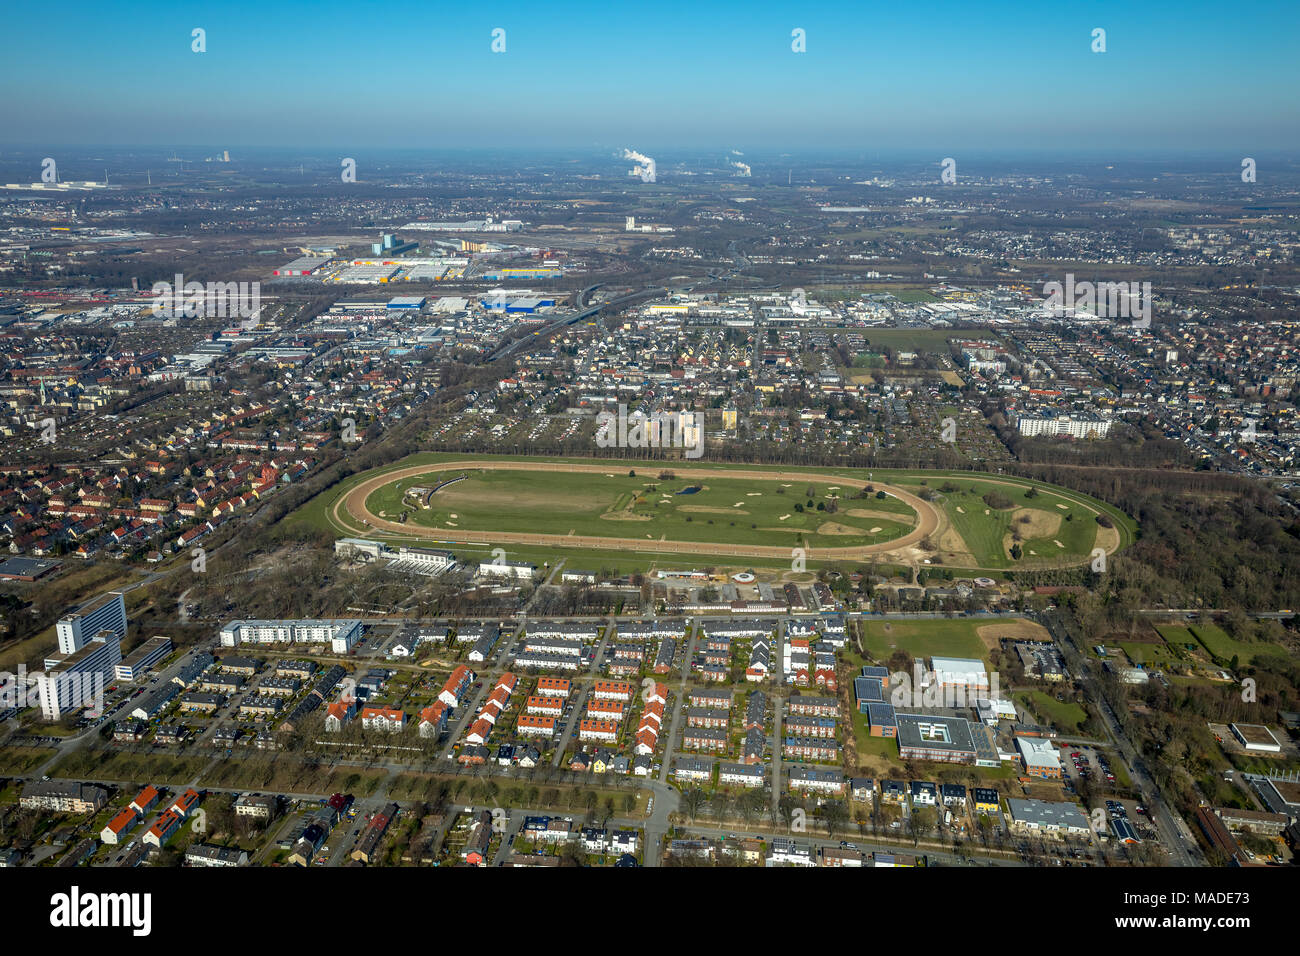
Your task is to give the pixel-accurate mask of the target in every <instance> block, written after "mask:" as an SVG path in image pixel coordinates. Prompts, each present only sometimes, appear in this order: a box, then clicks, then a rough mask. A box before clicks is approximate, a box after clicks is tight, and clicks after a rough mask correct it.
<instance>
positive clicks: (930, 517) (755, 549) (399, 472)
mask: <svg viewBox="0 0 1300 956" xmlns="http://www.w3.org/2000/svg"><path fill="white" fill-rule="evenodd" d="M609 469H610V466H609V465H608V464H603V465H586V464H578V463H576V462H575V463H573V464H567V463H560V462H539V461H491V460H487V461H452V462H443V463H433V464H427V465H413V466H411V467H408V468H398V469H394V470H391V471H384V472H381V473H379V474H376V475H375V476H373V477H371V478H367V479H366V480H365V481H363V482H361V483H360V484H359V485H357V486H356V487H355V488H352V489H351V490H349V491H348V492H347V494H345V495H344V496H343V497H342V498H340V499H339V500H338V501H336V502H335V503H334V504H333V506H332V507H331V508H330V512H329V514H330V519H331V521H332V522H333V523H334V524H335V526H336V527H338V528H340V529H341V530H343V531H344V532H345V533H347V534H366V533H373V532H381V533H384V534H389V535H393V536H396V537H401V538H407V539H412V542H413V543H414V541H419V540H424V541H430V540H436V541H438V542H444V543H448V544H488V545H501V544H514V545H525V546H527V545H531V546H535V547H546V548H555V547H561V548H584V549H590V550H604V551H628V552H639V553H643V554H644V553H663V554H700V555H722V556H729V557H737V558H783V559H789V557H790V553H791V549H790V548H789V547H779V546H770V545H737V544H714V543H711V542H701V541H664V540H659V541H655V540H649V539H638V538H608V537H593V536H589V535H573V534H569V535H559V534H529V533H527V532H521V531H469V530H461V529H459V528H436V529H432V528H431V529H429V530H427V531H425V532H423V533H418V532H412V530H411V527H410V525H404V524H400V523H399V522H396V521H389V520H387V519H385V518H380V517H379V516H378V515H375V514H372V513H371V512H370V511H369V509H367V507H366V499H367V498H369V497H370V495H371V494H372V493H373V492H374V491H375V490H376V489H378V488H381V487H383V486H384V485H387V484H389V483H391V482H394V481H400V480H402V479H405V478H411V477H415V476H416V475H429V474H433V473H435V472H440V471H492V470H499V471H549V472H555V471H560V472H586V473H594V474H605V473H608V471H609ZM673 471H674V473H675V474H676V475H677V476H678V477H679V478H686V479H697V478H698V479H707V478H718V479H722V478H742V479H749V480H753V481H791V482H796V481H808V480H810V479H818V480H830V481H833V482H835V483H836V484H839V485H845V486H849V487H853V488H865V487H866V486H867V485H868V484H870V485H872V486H873V487H875V488H877V489H879V490H883V491H886V492H888V493H889V494H891V495H893V496H895V497H896V498H898V499H899V500H900V501H902V502H903V503H905V504H907V505H908V506H909V507H911V508H912V509H913V510H914V511H915V512H916V514H917V516H918V517H919V519H920V520H919V521H918V522H917V524H916V526H915V527H914V528H912V530H911V531H909V532H908V533H907V534H905V535H903V536H902V537H901V538H895V539H893V540H892V541H886V542H882V543H881V544H876V545H863V546H860V547H853V548H807V549H806V551H807V556H808V557H809V558H815V559H816V560H819V561H827V560H844V561H853V560H858V559H861V558H865V557H871V556H885V555H890V556H898V557H906V558H915V557H917V556H918V555H920V554H923V553H924V552H921V551H920V549H919V548H918V547H917V545H918V544H919V543H920V542H921V541H922V540H924V539H925V538H926V537H929V536H931V535H934V534H937V533H939V532H941V531H943V529H944V528H945V527H946V525H947V518H946V516H945V515H944V514H943V512H942V511H940V510H939V509H938V508H935V507H934V506H932V505H930V504H929V503H928V502H926V501H923V500H921V499H920V498H918V497H917V496H916V495H913V494H911V493H909V492H906V491H903V490H902V489H901V488H895V487H893V486H891V485H885V484H881V483H880V482H878V481H872V482H868V481H861V480H859V479H856V478H845V477H844V476H842V475H821V474H818V473H816V472H809V471H744V470H738V469H731V468H727V469H721V468H683V467H680V466H678V465H676V464H675V465H674V466H673Z"/></svg>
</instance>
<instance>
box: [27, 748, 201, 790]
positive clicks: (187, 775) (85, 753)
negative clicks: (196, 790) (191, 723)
mask: <svg viewBox="0 0 1300 956" xmlns="http://www.w3.org/2000/svg"><path fill="white" fill-rule="evenodd" d="M211 759H212V757H211V755H206V754H205V755H204V756H201V757H180V756H176V755H174V754H161V753H159V754H151V753H129V752H112V751H109V752H105V751H103V750H95V751H89V750H79V751H75V752H73V753H70V754H68V755H67V756H65V757H64V758H63V759H62V760H60V761H59V762H58V763H57V764H55V765H54V769H53V770H52V771H50V776H52V777H73V778H80V779H83V780H84V779H92V780H129V781H132V782H134V783H166V784H181V783H188V782H189V781H190V780H193V779H194V776H195V775H196V774H197V773H198V772H199V771H200V770H202V769H203V768H204V767H206V766H207V765H208V761H209V760H211Z"/></svg>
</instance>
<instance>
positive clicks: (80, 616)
mask: <svg viewBox="0 0 1300 956" xmlns="http://www.w3.org/2000/svg"><path fill="white" fill-rule="evenodd" d="M126 623H127V622H126V600H125V599H124V598H123V596H122V594H121V593H120V592H116V591H115V592H112V593H110V594H106V595H104V596H103V597H100V598H98V599H97V600H95V601H92V602H90V603H89V604H86V605H84V606H82V607H81V608H79V609H78V610H77V611H76V612H74V613H72V614H69V615H67V616H66V617H63V618H60V619H59V622H58V623H57V624H56V625H55V628H54V630H55V633H56V635H57V636H58V641H59V653H61V654H72V653H75V652H76V651H79V650H80V649H81V648H82V647H84V646H85V644H86V642H87V641H89V640H90V639H91V638H93V637H96V636H98V635H99V634H101V633H103V632H104V631H110V632H111V633H113V634H114V635H115V636H116V637H117V639H118V641H119V642H120V641H121V640H123V639H124V638H125V637H126ZM47 666H48V665H47Z"/></svg>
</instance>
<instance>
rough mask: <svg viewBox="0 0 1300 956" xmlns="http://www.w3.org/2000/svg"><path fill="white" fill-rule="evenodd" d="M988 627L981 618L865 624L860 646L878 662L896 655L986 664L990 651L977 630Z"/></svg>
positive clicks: (869, 622)
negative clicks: (971, 660) (905, 652)
mask: <svg viewBox="0 0 1300 956" xmlns="http://www.w3.org/2000/svg"><path fill="white" fill-rule="evenodd" d="M988 624H989V621H988V620H981V619H980V618H951V619H948V618H945V619H936V620H931V621H865V622H863V632H864V634H863V638H862V645H863V648H864V649H865V650H866V652H867V653H868V654H870V655H871V656H872V657H873V658H875V659H876V660H878V661H887V660H889V658H890V656H891V655H893V654H894V653H895V652H896V651H907V653H909V654H911V655H912V657H913V658H916V659H918V660H919V659H920V658H922V657H934V656H936V655H937V656H939V657H968V658H977V659H979V660H982V661H985V662H987V661H988V656H989V647H988V644H987V642H986V641H985V640H983V639H982V638H981V637H980V633H979V629H980V628H981V627H985V626H987V625H988Z"/></svg>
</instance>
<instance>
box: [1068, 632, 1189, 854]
mask: <svg viewBox="0 0 1300 956" xmlns="http://www.w3.org/2000/svg"><path fill="white" fill-rule="evenodd" d="M1042 623H1043V624H1045V625H1046V626H1047V628H1048V630H1049V631H1051V633H1052V636H1053V637H1054V638H1055V639H1056V641H1057V643H1058V644H1060V645H1062V646H1063V647H1065V648H1067V649H1068V651H1072V652H1073V653H1072V654H1071V657H1072V658H1073V660H1072V661H1070V664H1071V666H1072V668H1073V669H1074V671H1075V672H1076V673H1077V674H1078V675H1079V679H1080V680H1081V681H1082V682H1083V686H1084V688H1085V691H1086V692H1087V695H1088V698H1089V699H1090V700H1092V701H1094V702H1095V703H1096V704H1097V710H1098V712H1099V713H1100V714H1101V716H1102V720H1103V721H1104V722H1105V724H1106V730H1107V733H1109V734H1110V738H1111V740H1113V741H1114V742H1115V747H1116V749H1117V750H1118V751H1119V754H1120V756H1121V757H1122V758H1123V760H1124V763H1125V764H1127V766H1128V768H1129V770H1130V772H1131V776H1132V779H1133V783H1134V785H1135V787H1136V788H1137V790H1138V792H1139V793H1140V794H1141V795H1142V800H1143V802H1144V803H1145V804H1146V805H1147V807H1148V808H1149V809H1150V811H1151V820H1152V821H1153V822H1155V823H1156V824H1157V825H1158V828H1159V830H1160V832H1161V843H1162V845H1163V846H1164V847H1165V848H1166V849H1167V850H1168V851H1169V857H1170V862H1172V863H1173V864H1174V865H1175V866H1204V865H1205V861H1204V859H1203V858H1202V857H1201V852H1200V848H1199V847H1198V846H1197V844H1196V840H1195V838H1194V837H1193V836H1192V834H1191V831H1190V830H1189V829H1188V828H1187V825H1186V824H1185V823H1183V821H1182V820H1181V819H1179V818H1178V817H1177V816H1176V815H1175V814H1174V813H1172V812H1171V811H1170V809H1169V805H1168V803H1167V802H1166V801H1165V798H1164V794H1163V793H1161V791H1160V788H1159V787H1158V786H1156V783H1155V781H1154V780H1153V779H1152V778H1151V775H1150V774H1149V773H1148V772H1147V769H1146V764H1145V763H1144V762H1143V761H1142V757H1141V755H1140V754H1139V753H1138V752H1137V748H1136V747H1134V746H1133V743H1132V741H1130V740H1129V739H1128V737H1127V736H1126V735H1125V733H1124V730H1123V727H1122V726H1121V724H1120V722H1119V720H1118V719H1117V718H1116V716H1115V713H1114V711H1113V710H1112V709H1111V707H1110V704H1108V703H1107V702H1106V699H1105V697H1104V695H1103V694H1102V692H1101V688H1100V686H1098V683H1097V679H1096V677H1095V676H1094V675H1093V673H1092V671H1091V670H1090V669H1089V668H1088V667H1087V666H1086V665H1085V664H1084V661H1083V652H1082V651H1081V650H1080V648H1079V646H1078V645H1077V644H1076V642H1075V640H1074V635H1073V634H1072V633H1071V632H1070V631H1069V629H1068V628H1066V627H1065V626H1064V625H1063V624H1062V623H1061V621H1060V619H1059V618H1058V617H1057V615H1056V614H1045V615H1043V617H1042ZM1089 746H1091V745H1089Z"/></svg>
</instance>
